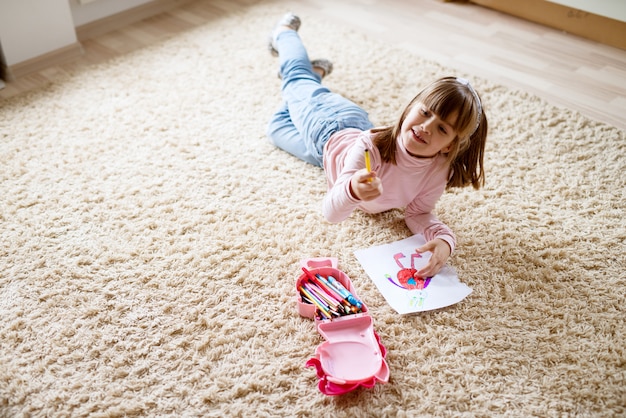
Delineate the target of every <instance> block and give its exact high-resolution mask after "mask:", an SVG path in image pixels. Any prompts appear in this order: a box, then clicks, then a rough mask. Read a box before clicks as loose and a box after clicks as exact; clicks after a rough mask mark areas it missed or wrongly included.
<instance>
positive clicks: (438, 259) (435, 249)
mask: <svg viewBox="0 0 626 418" xmlns="http://www.w3.org/2000/svg"><path fill="white" fill-rule="evenodd" d="M415 251H416V252H418V253H424V252H427V251H430V252H431V253H432V254H433V255H432V256H431V257H430V260H428V263H427V264H426V265H425V266H424V267H423V268H422V269H420V270H419V271H418V272H417V274H419V275H420V277H432V276H434V275H435V274H437V273H439V270H441V268H442V267H443V266H444V265H445V264H446V262H447V261H448V257H450V252H451V250H450V246H449V245H448V243H447V242H445V241H444V240H442V239H439V238H435V239H434V240H432V241H428V242H427V243H426V244H424V245H422V246H421V247H419V248H417V249H416V250H415Z"/></svg>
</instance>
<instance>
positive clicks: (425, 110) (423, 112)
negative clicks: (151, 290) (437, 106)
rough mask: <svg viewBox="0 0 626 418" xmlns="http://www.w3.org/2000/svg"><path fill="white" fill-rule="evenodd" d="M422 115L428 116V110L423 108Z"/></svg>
mask: <svg viewBox="0 0 626 418" xmlns="http://www.w3.org/2000/svg"><path fill="white" fill-rule="evenodd" d="M420 113H421V114H422V115H424V116H428V109H424V108H422V109H420Z"/></svg>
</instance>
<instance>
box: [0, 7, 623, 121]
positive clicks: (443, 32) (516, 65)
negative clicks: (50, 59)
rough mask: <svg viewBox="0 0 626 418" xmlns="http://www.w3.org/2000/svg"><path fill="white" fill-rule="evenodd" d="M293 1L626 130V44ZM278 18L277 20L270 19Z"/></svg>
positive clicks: (140, 27) (163, 27) (102, 41)
mask: <svg viewBox="0 0 626 418" xmlns="http://www.w3.org/2000/svg"><path fill="white" fill-rule="evenodd" d="M256 2H258V0H196V1H192V2H190V3H187V4H184V5H182V6H180V7H178V8H176V9H173V10H170V11H168V12H165V13H162V14H159V15H157V16H155V17H152V18H149V19H146V20H144V21H141V22H137V23H134V24H131V25H128V26H126V27H124V28H121V29H118V30H114V31H112V32H109V33H106V34H103V35H99V36H95V37H93V38H90V39H81V43H82V45H83V47H84V54H83V56H82V57H81V58H79V59H77V60H73V61H72V62H68V63H65V64H63V65H58V66H55V67H52V68H47V69H45V70H43V71H40V72H37V73H34V74H30V75H27V76H24V77H21V78H20V79H18V80H16V81H14V82H10V83H7V84H6V86H5V88H4V89H2V90H0V98H5V99H6V98H10V97H12V96H14V95H17V94H20V93H22V92H25V91H28V90H30V89H33V88H37V87H38V86H41V85H44V84H46V83H48V82H49V81H51V80H52V81H53V80H54V79H55V78H57V77H59V76H60V75H62V74H63V73H64V72H65V71H67V70H68V69H70V68H72V67H76V66H84V65H90V64H93V63H98V62H103V61H106V60H109V59H111V58H113V57H116V56H118V55H122V54H125V53H128V52H130V51H132V50H135V49H137V48H141V47H144V46H146V45H150V44H153V43H155V42H159V41H161V40H163V39H166V38H168V37H170V36H173V35H175V34H176V33H180V32H182V31H185V30H187V29H189V28H193V27H195V26H198V25H202V24H204V23H206V22H209V21H211V20H213V19H216V18H219V17H221V16H226V15H229V14H233V13H238V12H241V11H243V10H244V9H245V7H247V6H249V4H251V3H256ZM280 3H283V4H284V6H285V7H284V9H285V10H286V11H287V10H294V11H296V12H300V13H306V14H307V15H309V16H310V15H314V16H319V17H320V18H323V19H326V20H329V21H332V22H336V23H337V24H339V25H345V26H349V27H351V28H354V29H357V30H360V31H363V32H364V33H368V34H369V35H371V36H374V37H376V38H378V39H380V40H383V41H385V42H390V43H393V44H394V45H396V46H401V47H402V48H406V49H407V50H409V51H412V52H415V53H418V54H420V55H421V56H423V57H425V58H427V59H432V60H435V61H437V62H439V63H441V64H443V65H445V66H448V67H450V68H452V69H457V70H462V71H464V72H467V73H470V74H473V75H475V76H478V77H484V78H488V79H491V80H494V81H496V82H498V83H501V84H505V85H508V86H511V87H519V88H522V89H524V90H526V91H530V92H532V93H535V94H537V95H539V96H541V97H543V98H544V99H546V100H548V101H549V102H551V103H553V104H556V105H558V106H562V107H567V108H570V109H574V110H578V111H580V112H581V113H582V114H584V115H586V116H588V117H591V118H592V119H596V120H599V121H602V122H606V123H609V124H612V125H614V126H617V127H619V128H621V129H626V51H625V50H621V49H618V48H613V47H609V46H606V45H602V44H599V43H596V42H593V41H589V40H586V39H583V38H579V37H577V36H573V35H568V34H565V33H563V32H560V31H558V30H554V29H550V28H547V27H544V26H541V25H537V24H534V23H531V22H527V21H524V20H521V19H518V18H515V17H512V16H508V15H505V14H502V13H499V12H496V11H493V10H490V9H486V8H483V7H481V6H477V5H474V4H471V3H449V2H441V1H438V0H411V1H407V0H334V1H332V2H330V1H328V0H299V1H290V0H274V1H273V4H280ZM272 24H273V22H268V27H271V25H272Z"/></svg>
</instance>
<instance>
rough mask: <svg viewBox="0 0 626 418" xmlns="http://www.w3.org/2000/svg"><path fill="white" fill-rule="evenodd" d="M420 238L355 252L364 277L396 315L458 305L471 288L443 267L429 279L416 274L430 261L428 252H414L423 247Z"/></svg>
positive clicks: (447, 267) (421, 237)
mask: <svg viewBox="0 0 626 418" xmlns="http://www.w3.org/2000/svg"><path fill="white" fill-rule="evenodd" d="M425 243H426V240H425V239H424V236H423V235H413V236H412V237H409V238H406V239H403V240H400V241H396V242H392V243H390V244H383V245H379V246H376V247H371V248H367V249H362V250H357V251H355V255H356V258H357V259H358V260H359V262H360V263H361V265H362V266H363V269H365V272H366V273H367V275H368V276H369V277H370V279H372V281H373V282H374V284H376V287H377V288H378V290H379V291H380V292H381V293H382V295H383V296H384V297H385V300H386V301H387V303H389V305H391V307H392V308H393V309H395V310H396V311H397V312H398V313H400V314H408V313H414V312H423V311H429V310H433V309H439V308H443V307H446V306H450V305H453V304H455V303H458V302H460V301H461V300H463V299H464V298H465V297H466V296H468V295H469V294H470V293H472V289H471V288H469V287H468V286H466V285H465V284H463V283H461V282H460V281H459V278H458V276H457V274H456V272H455V271H454V270H453V269H452V268H451V267H449V266H447V265H446V266H444V268H443V269H441V271H440V272H439V273H438V274H436V275H435V276H433V277H428V278H422V277H419V276H418V275H417V274H416V273H417V271H418V270H419V269H420V268H421V267H422V266H424V265H425V264H426V263H427V262H428V260H429V259H430V255H431V254H430V253H423V254H420V253H417V252H416V251H415V249H416V248H419V247H420V246H422V245H424V244H425Z"/></svg>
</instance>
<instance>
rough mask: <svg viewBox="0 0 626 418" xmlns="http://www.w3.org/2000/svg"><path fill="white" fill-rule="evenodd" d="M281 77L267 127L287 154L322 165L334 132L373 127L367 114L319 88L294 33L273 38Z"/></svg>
mask: <svg viewBox="0 0 626 418" xmlns="http://www.w3.org/2000/svg"><path fill="white" fill-rule="evenodd" d="M276 47H277V49H278V51H279V59H280V73H281V76H282V86H281V90H282V95H283V103H282V105H281V107H280V109H279V110H278V111H277V112H276V113H275V114H274V116H273V117H272V119H271V120H270V123H269V126H268V128H267V136H268V137H269V139H270V141H271V142H272V143H273V144H274V145H276V146H277V147H278V148H281V149H283V150H285V151H287V152H288V153H290V154H293V155H295V156H296V157H298V158H300V159H301V160H304V161H306V162H308V163H311V164H313V165H317V166H320V167H321V166H322V164H323V161H324V157H323V151H324V145H325V144H326V142H327V141H328V139H329V138H330V137H331V136H332V134H333V133H335V132H337V131H339V130H342V129H346V128H357V129H361V130H364V131H365V130H368V129H370V128H372V127H373V125H372V123H371V122H370V120H369V118H368V116H367V112H365V111H364V110H363V109H361V108H360V107H359V106H357V105H356V104H354V103H353V102H351V101H350V100H348V99H346V98H345V97H343V96H341V95H339V94H336V93H332V92H331V91H330V90H329V89H327V88H326V87H324V86H322V83H321V82H322V79H321V77H320V76H319V75H318V74H317V73H316V72H315V71H313V67H312V66H311V61H310V60H309V56H308V54H307V52H306V49H305V48H304V45H302V41H301V40H300V37H299V35H298V33H297V32H296V31H292V30H288V31H284V32H281V33H280V34H279V35H278V37H277V39H276Z"/></svg>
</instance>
